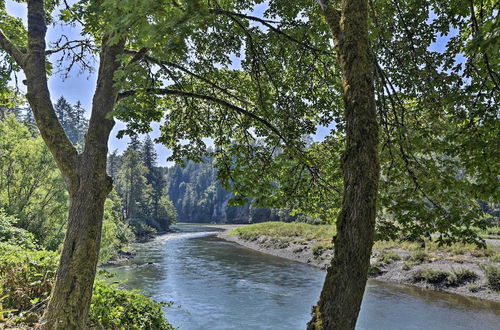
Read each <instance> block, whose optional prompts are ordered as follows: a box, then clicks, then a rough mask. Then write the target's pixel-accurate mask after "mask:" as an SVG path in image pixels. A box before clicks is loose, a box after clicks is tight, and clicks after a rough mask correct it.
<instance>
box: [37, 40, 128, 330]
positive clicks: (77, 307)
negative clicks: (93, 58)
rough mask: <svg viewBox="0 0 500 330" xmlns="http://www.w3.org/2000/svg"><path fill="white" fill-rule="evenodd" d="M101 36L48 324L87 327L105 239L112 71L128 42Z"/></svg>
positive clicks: (113, 94)
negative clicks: (87, 120)
mask: <svg viewBox="0 0 500 330" xmlns="http://www.w3.org/2000/svg"><path fill="white" fill-rule="evenodd" d="M108 37H109V36H105V37H104V39H103V41H102V50H101V56H100V66H99V73H98V78H97V87H96V92H95V94H94V98H93V101H92V115H91V117H90V122H89V130H88V132H87V134H86V135H85V150H84V152H83V153H82V154H81V155H78V156H77V160H76V162H75V168H74V169H73V170H72V173H75V175H74V176H75V179H74V180H73V181H71V182H70V183H69V184H68V190H69V193H70V201H71V205H70V210H69V221H68V229H67V232H66V237H65V239H64V246H63V250H62V253H61V260H60V262H59V268H58V270H57V274H56V281H55V284H54V288H53V290H52V293H51V297H50V300H49V304H48V306H47V309H46V310H45V314H44V317H43V319H44V326H45V328H46V329H84V328H85V324H86V321H87V315H88V312H89V308H90V300H91V298H92V287H93V284H94V278H95V274H96V266H97V261H98V257H99V247H100V242H101V229H102V220H103V212H104V201H105V200H106V196H107V195H108V194H109V192H110V191H111V189H112V180H111V178H110V177H109V176H108V174H107V172H106V163H107V154H108V139H109V134H110V133H111V130H112V129H113V126H114V120H113V119H112V118H109V114H110V112H111V111H112V110H113V107H114V104H115V102H116V98H117V93H118V92H117V90H116V88H114V86H113V85H114V80H113V75H114V73H115V72H116V70H117V69H118V67H119V63H118V61H117V56H118V55H119V54H121V53H122V51H123V47H124V42H123V41H119V42H118V43H117V44H113V45H108V40H109V38H108Z"/></svg>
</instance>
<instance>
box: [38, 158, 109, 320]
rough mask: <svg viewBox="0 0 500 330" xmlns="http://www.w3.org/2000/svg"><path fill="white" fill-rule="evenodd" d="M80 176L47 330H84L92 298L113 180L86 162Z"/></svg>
mask: <svg viewBox="0 0 500 330" xmlns="http://www.w3.org/2000/svg"><path fill="white" fill-rule="evenodd" d="M78 172H79V173H81V174H80V175H79V178H80V184H79V185H78V187H77V188H76V189H75V190H74V191H72V192H70V209H69V222H68V229H67V232H66V237H65V240H64V246H63V250H62V254H61V260H60V262H59V268H58V270H57V274H56V281H55V285H54V288H53V290H52V294H51V298H50V301H49V304H48V306H47V309H46V313H45V315H44V327H45V328H46V329H84V328H85V322H86V320H87V315H88V312H89V307H90V301H91V298H92V286H93V283H94V278H95V270H96V266H97V261H98V258H99V246H100V240H101V228H102V217H103V209H104V201H105V199H106V196H107V195H108V193H109V192H110V191H111V180H109V179H108V177H107V175H106V173H105V172H104V173H102V172H101V175H99V174H98V171H96V169H95V168H93V163H92V160H91V159H89V160H84V161H83V162H82V163H81V165H80V168H79V170H78ZM103 174H104V175H103Z"/></svg>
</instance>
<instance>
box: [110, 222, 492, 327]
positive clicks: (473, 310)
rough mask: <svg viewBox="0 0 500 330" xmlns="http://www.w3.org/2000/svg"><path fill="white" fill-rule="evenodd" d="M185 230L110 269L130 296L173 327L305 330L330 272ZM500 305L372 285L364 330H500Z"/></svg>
mask: <svg viewBox="0 0 500 330" xmlns="http://www.w3.org/2000/svg"><path fill="white" fill-rule="evenodd" d="M174 228H175V229H176V230H177V231H178V232H176V233H170V234H166V235H163V236H160V237H158V238H157V239H155V240H154V241H151V242H148V243H144V244H140V245H138V246H137V256H136V257H134V258H133V259H131V260H129V261H127V262H126V263H125V264H122V265H119V266H112V267H107V268H106V269H107V270H108V271H109V272H111V273H113V274H115V275H116V276H115V277H114V278H113V280H115V281H121V282H123V284H122V285H123V286H124V287H125V288H127V289H138V290H140V291H141V292H142V293H143V294H145V295H146V296H149V297H152V298H154V299H156V300H159V301H173V302H174V306H173V307H170V308H168V309H166V311H165V312H166V316H167V319H168V320H169V322H170V323H172V325H174V326H175V327H178V328H179V329H181V330H191V329H203V330H208V329H238V330H246V329H273V330H276V329H286V330H290V329H304V328H305V324H306V322H307V321H308V320H309V317H310V310H311V306H312V305H313V304H314V303H315V302H316V301H317V299H318V297H319V293H320V291H321V285H322V283H323V279H324V276H325V272H324V271H322V270H319V269H316V268H313V267H311V266H308V265H305V264H301V263H297V262H294V261H290V260H286V259H282V258H278V257H274V256H270V255H267V254H263V253H260V252H257V251H253V250H249V249H247V248H244V247H241V246H239V245H237V244H235V243H231V242H227V241H224V240H221V239H219V238H217V237H215V236H214V234H215V232H214V231H215V230H214V229H213V228H206V227H205V228H204V227H202V226H198V225H186V224H179V225H176V226H174ZM499 306H500V304H495V303H489V302H486V301H482V300H478V299H470V298H465V297H461V296H458V295H453V294H445V293H439V292H434V291H430V290H422V289H418V288H413V287H405V286H397V285H391V284H386V283H381V282H377V281H369V282H368V286H367V290H366V293H365V297H364V301H363V305H362V308H361V312H360V316H359V320H358V325H357V328H358V329H498V328H499V325H500V308H499Z"/></svg>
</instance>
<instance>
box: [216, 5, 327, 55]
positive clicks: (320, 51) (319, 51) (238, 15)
mask: <svg viewBox="0 0 500 330" xmlns="http://www.w3.org/2000/svg"><path fill="white" fill-rule="evenodd" d="M319 1H321V0H319ZM210 12H212V13H214V14H223V15H226V16H232V17H239V18H244V19H247V20H250V21H255V22H259V23H260V24H262V25H264V26H265V27H267V28H269V29H270V30H271V31H273V32H275V33H277V34H279V35H281V36H283V37H285V38H286V39H288V40H290V41H292V42H295V43H297V44H299V45H301V46H304V47H305V48H307V49H309V50H311V51H313V52H318V53H323V54H330V53H329V52H325V51H323V50H321V49H317V48H314V47H313V46H311V45H309V44H307V43H305V42H302V41H300V40H297V39H295V38H294V37H292V36H291V35H289V34H287V33H285V32H283V31H282V30H280V29H278V28H277V27H275V26H274V25H272V24H271V23H270V22H269V21H268V20H266V19H263V18H260V17H256V16H251V15H245V14H241V13H235V12H232V11H227V10H223V9H211V10H210Z"/></svg>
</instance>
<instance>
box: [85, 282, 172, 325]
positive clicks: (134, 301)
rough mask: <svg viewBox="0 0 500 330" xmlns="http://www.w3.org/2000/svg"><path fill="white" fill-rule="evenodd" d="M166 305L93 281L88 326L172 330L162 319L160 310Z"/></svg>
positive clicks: (166, 304)
mask: <svg viewBox="0 0 500 330" xmlns="http://www.w3.org/2000/svg"><path fill="white" fill-rule="evenodd" d="M170 305H171V303H165V302H156V301H154V300H153V299H151V298H147V297H145V296H143V295H141V294H140V293H138V292H136V291H124V290H120V289H118V288H117V287H116V285H111V284H106V283H104V282H103V281H100V280H97V281H96V283H95V284H94V292H93V295H92V304H91V307H90V314H89V322H90V325H91V326H94V327H97V328H102V329H174V328H173V327H172V326H171V325H170V324H169V323H168V321H167V320H166V319H165V316H164V315H163V307H164V306H170Z"/></svg>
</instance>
